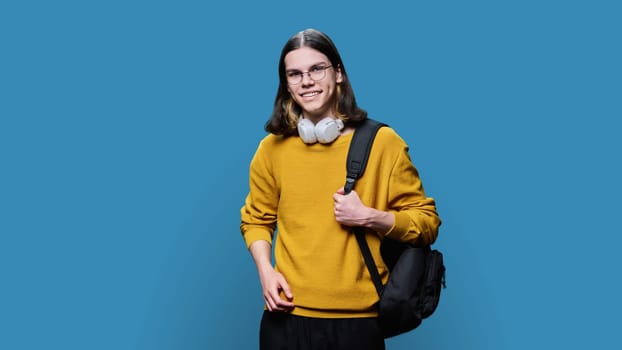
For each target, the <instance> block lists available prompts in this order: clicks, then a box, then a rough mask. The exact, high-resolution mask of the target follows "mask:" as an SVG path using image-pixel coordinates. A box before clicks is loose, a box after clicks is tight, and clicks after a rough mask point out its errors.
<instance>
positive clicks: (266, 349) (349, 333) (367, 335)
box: [259, 311, 385, 350]
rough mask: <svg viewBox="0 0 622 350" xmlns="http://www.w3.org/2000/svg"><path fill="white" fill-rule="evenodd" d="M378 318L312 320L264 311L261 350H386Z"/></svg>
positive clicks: (260, 334) (260, 336) (260, 337)
mask: <svg viewBox="0 0 622 350" xmlns="http://www.w3.org/2000/svg"><path fill="white" fill-rule="evenodd" d="M384 348H385V347H384V338H383V336H382V333H381V332H380V327H379V326H378V321H377V320H376V318H343V319H342V318H310V317H302V316H295V315H291V314H288V313H283V312H269V311H264V314H263V317H262V319H261V328H260V330H259V349H260V350H384Z"/></svg>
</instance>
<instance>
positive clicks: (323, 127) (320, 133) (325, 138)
mask: <svg viewBox="0 0 622 350" xmlns="http://www.w3.org/2000/svg"><path fill="white" fill-rule="evenodd" d="M341 129H343V121H342V120H341V119H338V118H337V119H336V118H331V117H326V118H324V119H322V120H320V121H319V122H318V123H317V124H315V125H314V124H313V122H312V121H310V120H309V119H305V118H303V117H302V116H300V118H299V119H298V135H300V138H301V139H302V141H303V142H304V143H315V142H317V141H319V142H320V143H331V142H333V141H335V139H336V138H337V137H338V136H339V134H340V131H341Z"/></svg>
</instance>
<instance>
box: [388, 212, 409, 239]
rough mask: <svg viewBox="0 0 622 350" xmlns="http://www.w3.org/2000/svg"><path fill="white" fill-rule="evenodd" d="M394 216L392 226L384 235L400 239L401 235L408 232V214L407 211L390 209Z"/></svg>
mask: <svg viewBox="0 0 622 350" xmlns="http://www.w3.org/2000/svg"><path fill="white" fill-rule="evenodd" d="M390 212H391V213H393V216H394V217H395V221H394V222H393V227H391V229H390V230H389V232H387V233H386V234H385V236H386V237H389V238H392V239H394V240H397V241H401V240H402V237H404V235H406V234H407V233H408V228H409V226H410V216H408V214H407V213H404V212H399V211H390Z"/></svg>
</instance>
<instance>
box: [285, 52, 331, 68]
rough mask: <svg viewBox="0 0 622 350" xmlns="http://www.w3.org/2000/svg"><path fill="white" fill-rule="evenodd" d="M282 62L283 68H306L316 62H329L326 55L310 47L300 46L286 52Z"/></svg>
mask: <svg viewBox="0 0 622 350" xmlns="http://www.w3.org/2000/svg"><path fill="white" fill-rule="evenodd" d="M283 62H284V63H285V69H307V68H309V67H310V66H312V65H314V64H318V63H326V64H330V60H329V59H328V57H326V55H324V54H323V53H321V52H319V51H318V50H316V49H312V48H310V47H301V48H298V49H296V50H292V51H290V52H288V53H287V55H285V58H284V59H283Z"/></svg>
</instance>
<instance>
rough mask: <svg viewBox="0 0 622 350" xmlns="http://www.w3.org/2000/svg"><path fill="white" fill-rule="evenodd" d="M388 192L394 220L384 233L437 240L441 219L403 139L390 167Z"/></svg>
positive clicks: (406, 238)
mask: <svg viewBox="0 0 622 350" xmlns="http://www.w3.org/2000/svg"><path fill="white" fill-rule="evenodd" d="M388 192H389V198H388V200H389V201H388V202H389V205H388V208H389V212H392V213H393V214H394V216H395V222H394V224H393V227H392V228H391V229H390V230H389V232H387V233H386V234H385V235H386V236H387V237H389V238H392V239H395V240H398V241H402V242H408V243H413V244H417V245H425V244H432V243H434V241H435V240H436V237H437V236H438V228H439V226H440V225H441V220H440V218H439V216H438V214H437V212H436V206H435V202H434V199H433V198H430V197H426V195H425V192H424V189H423V185H422V183H421V179H420V178H419V173H418V171H417V169H416V168H415V166H414V165H413V163H412V161H411V159H410V157H409V155H408V146H407V145H406V144H405V143H404V142H403V141H402V142H401V150H400V151H399V152H398V154H397V157H396V161H395V163H394V165H393V168H392V170H391V175H390V181H389V191H388Z"/></svg>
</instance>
